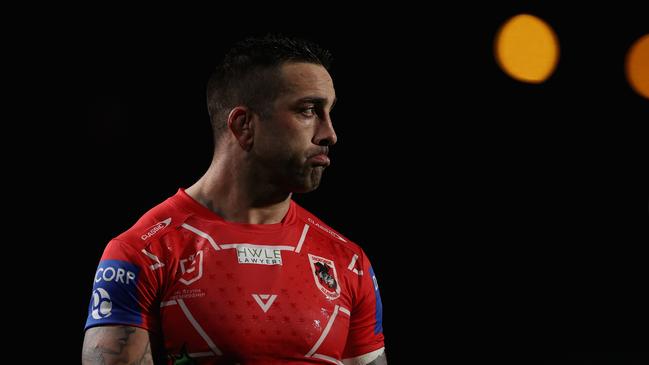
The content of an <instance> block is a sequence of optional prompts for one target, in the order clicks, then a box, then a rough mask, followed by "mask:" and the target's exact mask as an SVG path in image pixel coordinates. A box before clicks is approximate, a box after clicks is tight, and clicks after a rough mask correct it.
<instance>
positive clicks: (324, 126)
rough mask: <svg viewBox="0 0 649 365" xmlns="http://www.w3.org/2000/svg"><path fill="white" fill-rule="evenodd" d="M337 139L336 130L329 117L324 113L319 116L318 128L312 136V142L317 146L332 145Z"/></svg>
mask: <svg viewBox="0 0 649 365" xmlns="http://www.w3.org/2000/svg"><path fill="white" fill-rule="evenodd" d="M337 141H338V136H336V131H335V130H334V126H333V124H332V123H331V117H330V116H329V114H326V115H324V116H323V117H322V118H320V123H319V124H318V129H317V130H316V134H315V136H314V137H313V143H314V144H317V145H318V146H333V145H334V144H336V142H337Z"/></svg>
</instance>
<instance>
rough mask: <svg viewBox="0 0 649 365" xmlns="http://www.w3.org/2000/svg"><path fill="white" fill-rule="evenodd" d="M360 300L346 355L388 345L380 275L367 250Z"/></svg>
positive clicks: (360, 278) (351, 324) (363, 266)
mask: <svg viewBox="0 0 649 365" xmlns="http://www.w3.org/2000/svg"><path fill="white" fill-rule="evenodd" d="M361 256H362V258H361V260H360V262H361V263H362V265H361V270H362V274H361V275H358V281H359V285H358V289H357V291H356V293H357V294H356V300H355V301H354V303H353V308H352V310H351V316H350V325H349V334H348V336H347V343H346V345H345V350H344V352H343V358H344V359H348V358H354V357H359V356H362V355H365V354H368V353H370V352H372V351H376V350H378V349H381V348H382V347H384V346H385V345H384V341H383V306H382V304H381V295H380V293H379V286H378V282H377V280H376V275H375V274H374V270H373V269H372V266H371V264H370V262H369V259H368V258H367V256H366V255H365V253H362V254H361Z"/></svg>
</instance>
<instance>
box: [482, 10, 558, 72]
mask: <svg viewBox="0 0 649 365" xmlns="http://www.w3.org/2000/svg"><path fill="white" fill-rule="evenodd" d="M494 48H495V50H494V52H495V54H496V61H498V64H499V65H500V67H501V68H502V69H503V71H505V73H506V74H508V75H509V76H511V77H513V78H514V79H516V80H519V81H522V82H528V83H534V84H537V83H541V82H543V81H545V80H547V78H548V77H550V75H551V74H552V72H553V71H554V69H555V68H556V66H557V62H558V60H559V41H558V39H557V36H556V34H555V33H554V31H553V30H552V28H551V27H550V26H549V25H548V24H547V23H545V22H544V21H543V20H541V19H539V18H537V17H535V16H533V15H529V14H519V15H516V16H514V17H512V18H510V19H509V20H508V21H506V22H505V24H503V26H502V27H501V28H500V30H499V31H498V34H497V35H496V39H495V47H494Z"/></svg>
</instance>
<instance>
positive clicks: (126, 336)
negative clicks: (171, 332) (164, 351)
mask: <svg viewBox="0 0 649 365" xmlns="http://www.w3.org/2000/svg"><path fill="white" fill-rule="evenodd" d="M152 339H154V338H153V336H152V335H151V334H150V333H149V332H148V331H147V330H145V329H142V328H139V327H132V326H97V327H92V328H89V329H88V330H87V331H86V335H85V338H84V340H83V353H82V363H83V365H95V364H102V365H111V364H115V365H117V364H139V365H149V364H154V358H155V357H154V356H155V354H156V353H157V349H158V348H159V347H158V346H156V345H157V343H156V341H155V340H154V341H152ZM152 342H153V344H152ZM152 346H153V351H152V349H151V348H152Z"/></svg>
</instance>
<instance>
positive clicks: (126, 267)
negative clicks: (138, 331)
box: [86, 260, 142, 329]
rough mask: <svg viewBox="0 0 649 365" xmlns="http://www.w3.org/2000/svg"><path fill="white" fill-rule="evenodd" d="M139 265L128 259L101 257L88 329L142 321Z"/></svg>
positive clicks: (95, 278) (89, 309)
mask: <svg viewBox="0 0 649 365" xmlns="http://www.w3.org/2000/svg"><path fill="white" fill-rule="evenodd" d="M139 273H140V268H139V267H137V266H135V265H133V264H132V263H130V262H127V261H121V260H102V261H101V262H99V267H98V268H97V272H96V273H95V277H94V281H95V284H94V286H93V290H92V298H91V299H90V305H89V306H88V320H87V321H86V329H87V328H89V327H93V326H97V325H103V324H112V323H120V324H134V325H137V324H142V311H141V309H140V305H139V301H138V295H137V282H138V276H139Z"/></svg>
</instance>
